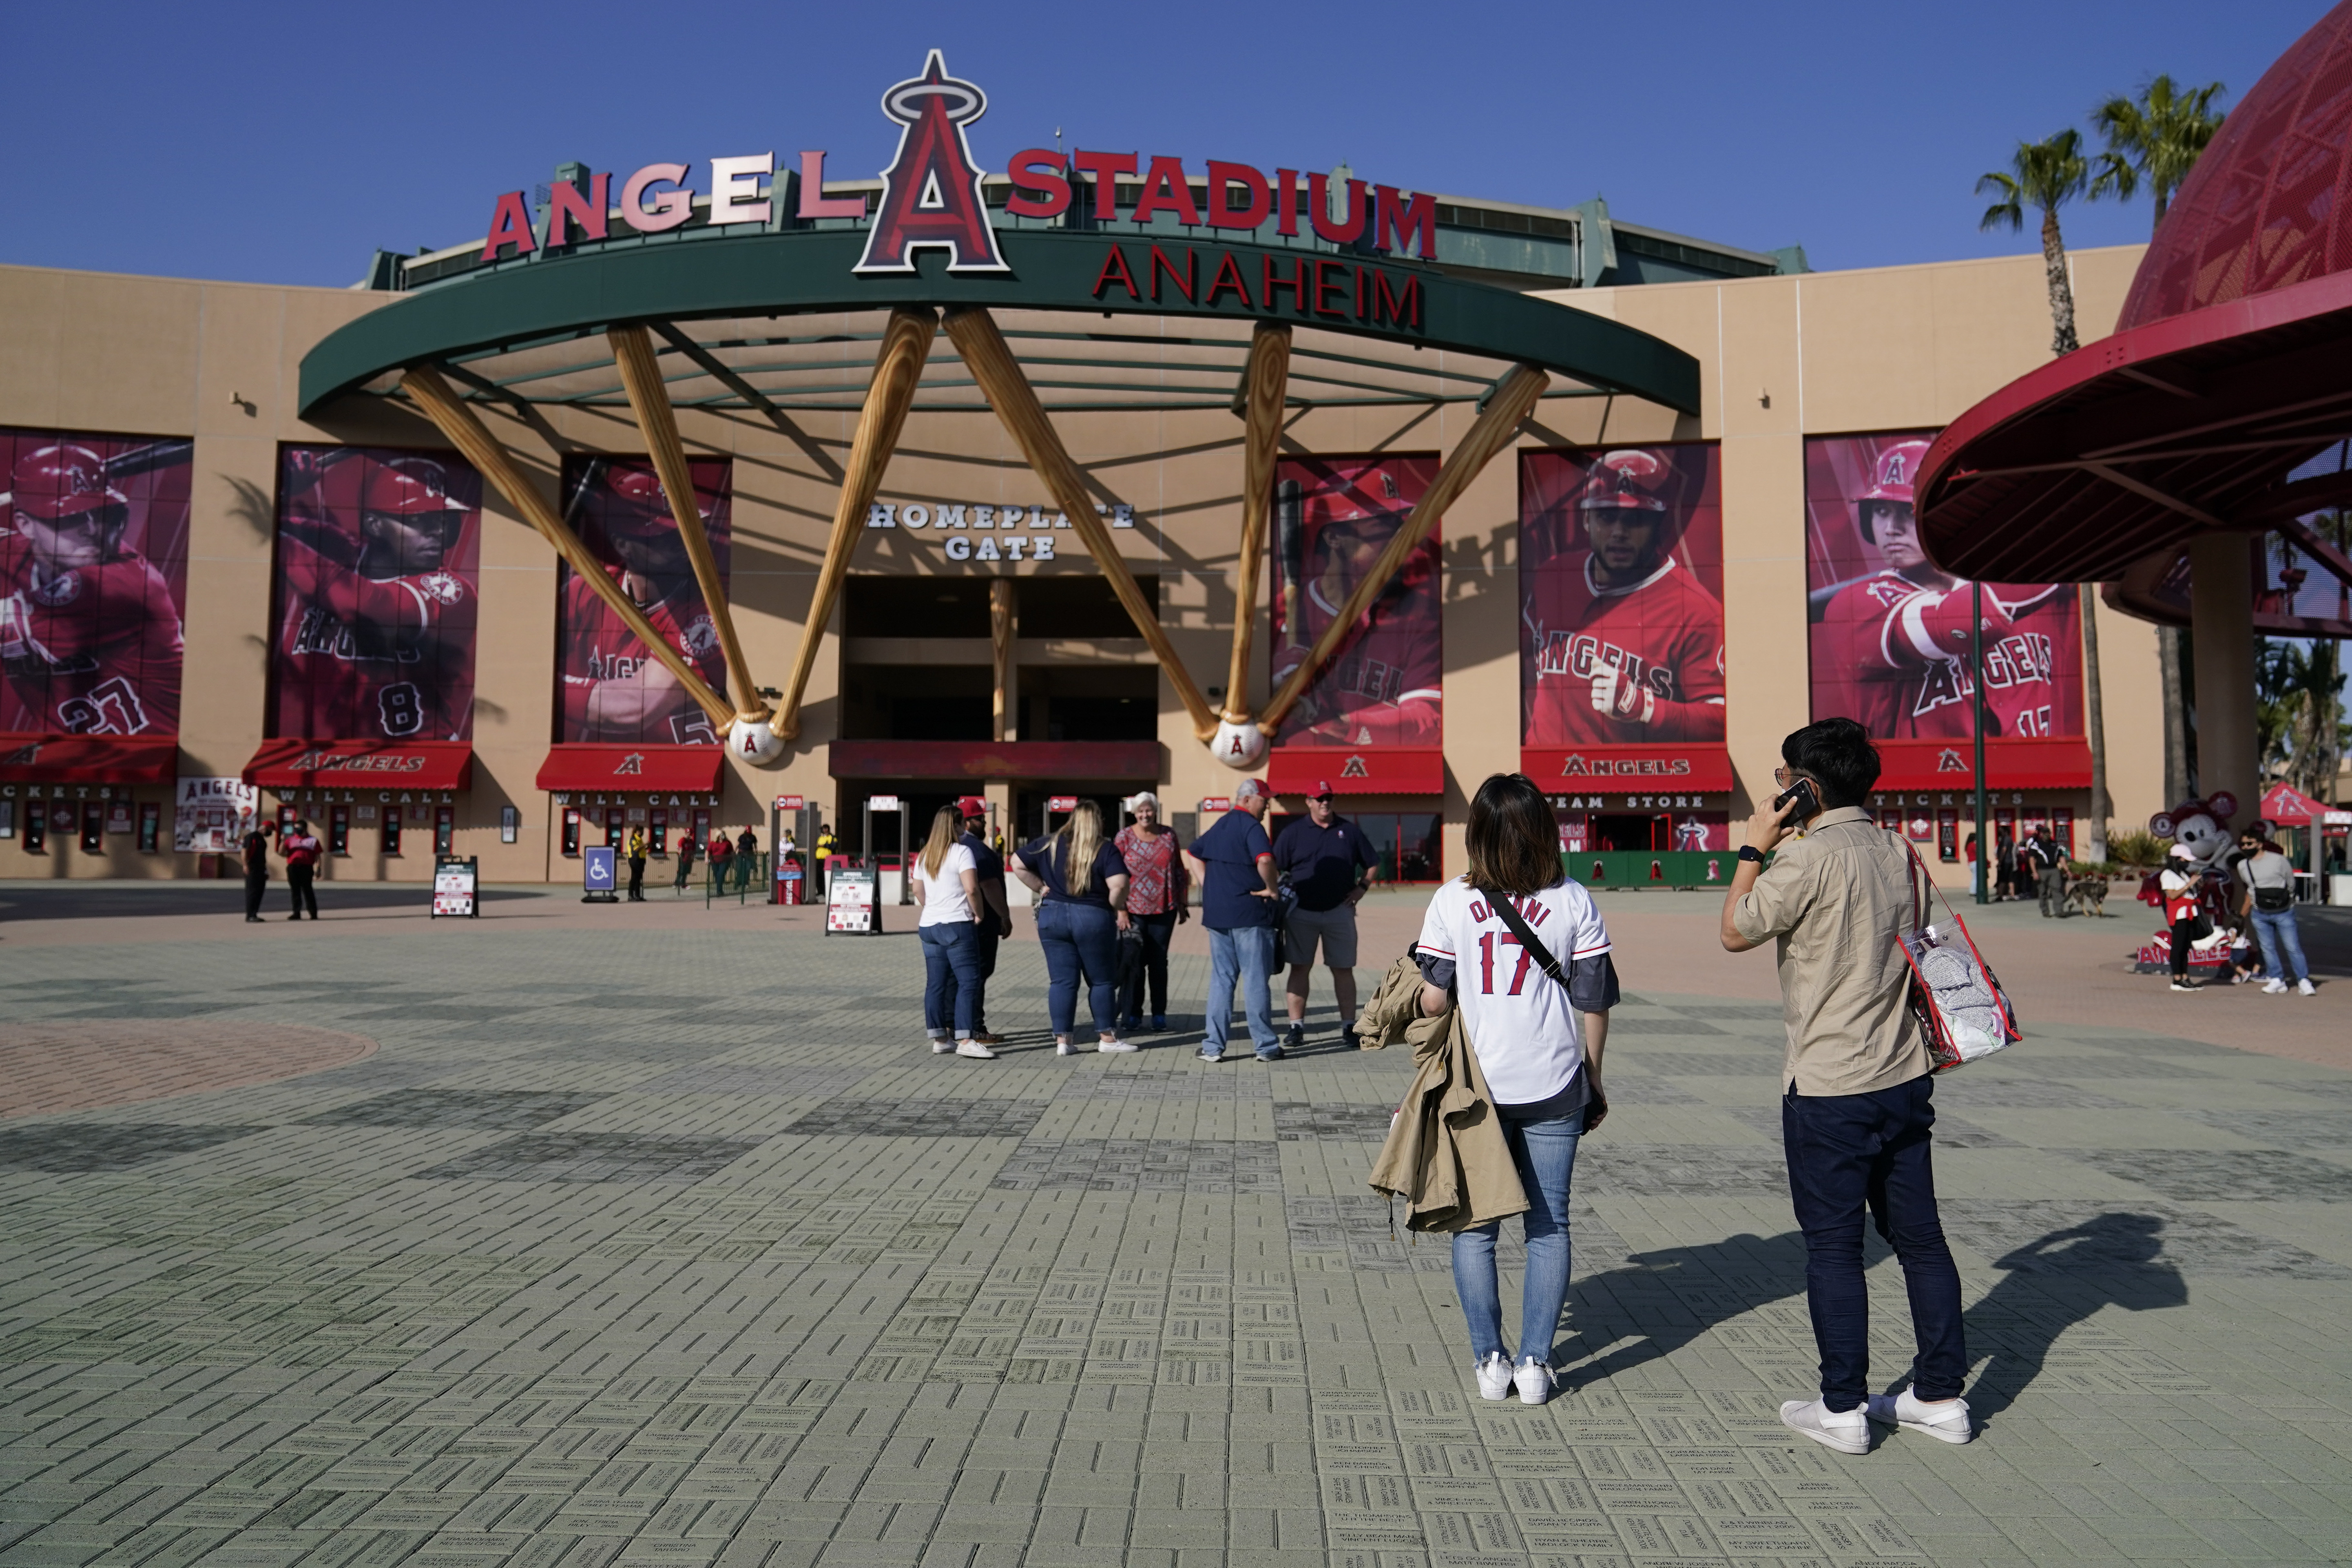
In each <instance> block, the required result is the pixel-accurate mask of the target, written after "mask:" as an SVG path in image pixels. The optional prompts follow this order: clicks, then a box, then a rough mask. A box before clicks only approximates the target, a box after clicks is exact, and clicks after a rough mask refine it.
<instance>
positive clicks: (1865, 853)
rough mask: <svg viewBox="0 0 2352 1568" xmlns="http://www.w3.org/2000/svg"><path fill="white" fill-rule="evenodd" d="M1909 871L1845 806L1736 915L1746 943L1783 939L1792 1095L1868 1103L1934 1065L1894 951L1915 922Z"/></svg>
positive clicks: (1892, 842) (1889, 838)
mask: <svg viewBox="0 0 2352 1568" xmlns="http://www.w3.org/2000/svg"><path fill="white" fill-rule="evenodd" d="M1910 867H1911V861H1910V856H1909V853H1908V852H1907V851H1906V849H1905V848H1904V847H1903V846H1902V844H1901V843H1900V842H1898V841H1897V840H1896V839H1895V837H1894V835H1892V834H1890V833H1888V832H1887V831H1886V830H1885V829H1884V828H1882V827H1880V826H1877V825H1876V824H1874V823H1873V822H1872V821H1871V820H1870V814H1869V813H1868V812H1866V811H1864V810H1863V809H1862V808H1861V807H1860V806H1841V807H1839V808H1837V809H1836V810H1834V811H1825V812H1823V813H1822V814H1821V816H1817V817H1815V818H1814V819H1813V824H1812V826H1811V828H1810V829H1809V830H1808V831H1807V832H1806V833H1805V835H1804V837H1801V838H1792V839H1790V840H1789V841H1788V842H1787V843H1785V844H1783V845H1781V846H1780V848H1779V850H1777V851H1776V852H1775V853H1774V855H1773V858H1772V864H1771V865H1770V866H1769V867H1767V868H1765V870H1764V872H1763V874H1762V875H1761V876H1759V877H1758V878H1757V879H1756V886H1755V887H1754V888H1752V889H1749V890H1748V894H1747V896H1745V897H1744V898H1742V899H1741V900H1739V901H1738V904H1737V905H1735V906H1734V907H1733V909H1732V913H1731V923H1732V924H1733V925H1734V926H1736V927H1737V928H1738V931H1739V934H1740V935H1741V936H1744V937H1746V938H1747V939H1748V941H1749V942H1758V943H1761V942H1764V940H1765V939H1766V938H1768V937H1770V938H1777V939H1778V940H1779V944H1780V949H1779V951H1780V1008H1781V1016H1782V1021H1783V1023H1784V1024H1785V1025H1786V1026H1787V1028H1788V1032H1789V1054H1788V1058H1787V1061H1786V1063H1785V1064H1784V1066H1783V1068H1782V1070H1781V1074H1780V1079H1781V1082H1782V1083H1783V1084H1784V1085H1787V1086H1790V1088H1791V1089H1793V1091H1794V1092H1795V1093H1798V1094H1802V1095H1836V1094H1870V1093H1874V1092H1875V1091H1876V1090H1878V1089H1892V1088H1894V1087H1895V1085H1896V1084H1899V1083H1908V1082H1910V1081H1911V1080H1912V1079H1915V1078H1917V1077H1919V1076H1920V1075H1921V1074H1923V1073H1925V1072H1927V1070H1928V1068H1930V1067H1931V1066H1932V1065H1933V1064H1932V1062H1931V1061H1930V1059H1929V1058H1928V1055H1927V1042H1926V1041H1925V1040H1924V1039H1923V1038H1921V1037H1920V1034H1919V1023H1918V1020H1917V1019H1916V1018H1914V1017H1913V1016H1911V1009H1910V1006H1909V1005H1908V998H1909V991H1910V981H1911V968H1910V965H1909V964H1907V963H1905V962H1904V958H1903V953H1902V951H1901V950H1900V949H1899V948H1898V947H1897V946H1896V938H1897V937H1898V936H1900V935H1901V934H1902V931H1903V930H1904V928H1905V926H1906V925H1907V924H1908V923H1909V921H1910V919H1911V877H1910Z"/></svg>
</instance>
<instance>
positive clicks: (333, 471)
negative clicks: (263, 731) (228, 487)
mask: <svg viewBox="0 0 2352 1568" xmlns="http://www.w3.org/2000/svg"><path fill="white" fill-rule="evenodd" d="M481 498H482V483H481V479H480V477H479V476H478V475H477V474H476V473H475V472H474V470H473V468H471V467H470V466H469V465H467V463H466V462H465V461H464V460H463V459H462V458H458V457H457V455H456V454H454V453H446V452H405V451H397V450H384V449H379V448H374V447H284V448H282V449H281V450H280V452H279V455H278V573H277V583H276V604H277V611H276V614H275V616H273V618H272V624H273V625H274V626H275V627H276V628H277V630H276V637H275V641H274V642H273V643H272V645H271V647H270V671H269V673H270V691H271V699H270V714H269V733H270V735H271V736H272V737H273V738H289V737H299V738H301V739H304V740H315V741H323V740H365V741H470V740H472V739H473V738H474V634H475V629H476V626H477V624H478V616H479V610H480V604H481V600H480V586H481V545H482V500H481Z"/></svg>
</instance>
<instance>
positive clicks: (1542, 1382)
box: [1511, 1356, 1559, 1405]
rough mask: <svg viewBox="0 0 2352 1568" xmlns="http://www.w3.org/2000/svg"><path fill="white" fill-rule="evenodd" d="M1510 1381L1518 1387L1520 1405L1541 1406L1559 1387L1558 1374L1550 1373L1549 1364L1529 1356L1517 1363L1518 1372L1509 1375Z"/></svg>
mask: <svg viewBox="0 0 2352 1568" xmlns="http://www.w3.org/2000/svg"><path fill="white" fill-rule="evenodd" d="M1511 1381H1512V1382H1513V1383H1516V1384H1518V1385H1519V1403H1520V1404H1522V1405H1541V1404H1542V1403H1543V1402H1544V1401H1545V1400H1547V1399H1549V1398H1550V1397H1551V1391H1552V1390H1553V1389H1555V1388H1557V1387H1559V1373H1556V1372H1554V1371H1552V1369H1551V1363H1549V1362H1545V1361H1538V1360H1536V1358H1535V1357H1533V1356H1529V1357H1528V1359H1527V1360H1525V1361H1523V1362H1521V1363H1519V1370H1518V1371H1517V1372H1515V1373H1512V1374H1511Z"/></svg>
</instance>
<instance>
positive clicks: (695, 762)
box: [539, 745, 720, 795]
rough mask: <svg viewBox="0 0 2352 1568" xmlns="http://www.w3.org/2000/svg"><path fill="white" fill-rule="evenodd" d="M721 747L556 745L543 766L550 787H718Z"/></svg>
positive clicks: (701, 790) (699, 790)
mask: <svg viewBox="0 0 2352 1568" xmlns="http://www.w3.org/2000/svg"><path fill="white" fill-rule="evenodd" d="M719 750H720V749H719V747H717V746H606V745H593V746H588V745H576V746H555V747H551V748H550V749H549V751H548V753H547V761H545V762H543V763H540V765H539V787H540V788H541V789H547V790H557V789H560V790H577V789H617V790H669V791H673V792H675V791H678V790H684V791H686V792H688V794H690V795H707V794H709V792H711V791H712V790H715V789H717V788H718V787H719Z"/></svg>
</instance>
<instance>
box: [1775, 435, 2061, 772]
mask: <svg viewBox="0 0 2352 1568" xmlns="http://www.w3.org/2000/svg"><path fill="white" fill-rule="evenodd" d="M1934 437H1935V432H1934V431H1911V432H1900V433H1896V434H1893V435H1884V436H1838V437H1817V438H1814V439H1811V440H1808V441H1807V442H1806V443H1805V510H1806V520H1805V565H1806V577H1807V582H1806V587H1807V588H1808V590H1809V593H1808V595H1807V599H1806V611H1807V616H1808V618H1809V620H1810V622H1811V644H1812V647H1811V654H1812V709H1813V717H1814V718H1816V719H1827V718H1832V717H1844V718H1851V719H1855V720H1858V721H1861V723H1862V724H1863V725H1864V727H1865V728H1866V729H1868V730H1869V731H1870V733H1871V736H1872V738H1873V739H1874V740H1877V741H1879V742H1882V744H1881V747H1880V752H1881V754H1882V756H1883V758H1884V760H1885V764H1886V769H1887V772H1886V773H1885V776H1884V777H1883V778H1882V780H1881V782H1882V783H1883V784H1887V785H1889V786H1890V787H1901V786H1903V785H1906V784H1909V785H1918V784H1944V785H1948V784H1950V783H1951V781H1952V776H1953V774H1954V773H1956V772H1967V773H1973V772H1974V765H1973V763H1972V762H1963V761H1961V760H1960V759H1961V756H1962V752H1964V751H1966V749H1967V748H1965V747H1956V746H1954V745H1952V744H1951V743H1950V742H1969V741H1971V740H1972V739H1973V737H1974V735H1975V733H1976V731H1975V722H1976V720H1975V711H1974V710H1975V706H1976V703H1975V693H1976V685H1975V679H1974V677H1973V676H1972V674H1971V673H1970V665H1969V658H1970V642H1971V638H1970V631H1969V617H1970V614H1971V605H1972V602H1973V595H1971V593H1970V591H1969V584H1967V583H1964V582H1961V581H1960V580H1958V578H1955V577H1951V576H1948V575H1947V574H1944V573H1943V572H1940V571H1938V570H1937V568H1936V567H1935V566H1934V565H1933V564H1932V563H1929V561H1928V560H1927V553H1926V552H1924V551H1923V550H1922V549H1921V548H1920V546H1919V534H1918V526H1917V523H1916V520H1915V518H1914V515H1913V512H1912V485H1913V482H1914V480H1915V478H1916V475H1917V473H1918V468H1919V463H1920V461H1921V459H1923V458H1925V457H1926V456H1927V446H1928V443H1929V442H1930V441H1932V440H1933V439H1934ZM1984 616H1985V626H1984V632H1983V636H1984V656H1983V657H1984V672H1985V721H1986V723H1985V734H1986V738H1987V740H1988V742H1996V743H2001V742H2005V744H1999V745H1997V747H1996V750H1995V751H1994V752H1988V756H1987V763H1986V767H1987V771H1988V772H1989V773H1990V774H1991V775H1992V776H1991V782H1992V783H1995V784H2025V783H2031V784H2036V785H2041V786H2063V785H2066V784H2088V783H2089V782H2090V753H2089V749H2088V744H2087V742H2077V743H2074V744H2065V743H2063V742H2066V741H2068V740H2070V739H2072V738H2074V737H2080V736H2081V735H2082V734H2083V632H2082V619H2081V613H2080V606H2079V605H2078V602H2077V598H2076V595H2075V591H2074V586H2073V584H2064V583H1987V584H1984ZM2053 741H2056V742H2062V743H2059V744H2054V745H2053V743H2052V742H2053ZM2021 742H2034V743H2032V744H2021ZM2013 765H2014V766H2025V767H2028V769H2029V771H2030V772H2031V773H2032V778H2031V779H2027V778H2025V777H2023V776H2022V775H2020V776H2018V777H2015V778H2012V777H2011V776H2009V774H2008V773H2006V772H2004V770H2005V769H2009V770H2011V771H2014V767H2013ZM2078 773H2079V775H2080V776H2079V777H2077V776H2076V774H2078Z"/></svg>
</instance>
